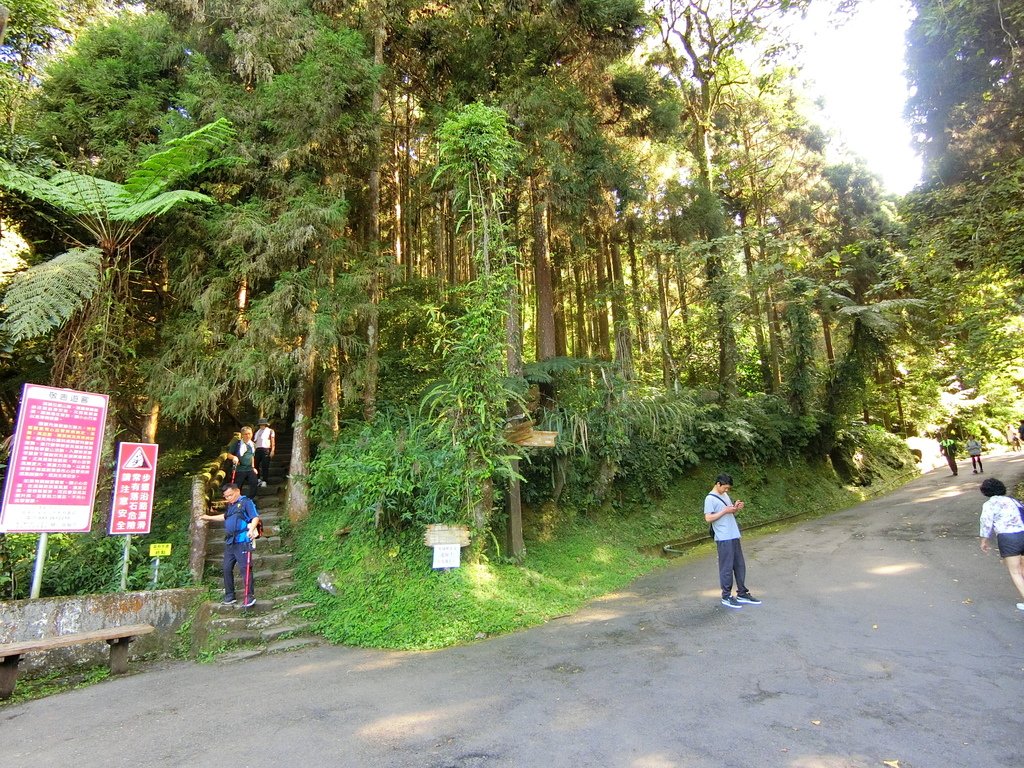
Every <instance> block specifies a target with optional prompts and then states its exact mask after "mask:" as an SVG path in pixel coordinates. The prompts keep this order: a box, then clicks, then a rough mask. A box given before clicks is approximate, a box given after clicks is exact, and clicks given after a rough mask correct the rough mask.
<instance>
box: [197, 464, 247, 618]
mask: <svg viewBox="0 0 1024 768" xmlns="http://www.w3.org/2000/svg"><path fill="white" fill-rule="evenodd" d="M224 501H225V502H227V506H226V507H225V508H224V512H223V513H221V514H219V515H200V516H199V519H200V520H202V521H203V522H208V523H209V522H221V521H223V523H224V605H234V604H235V575H234V571H235V565H237V566H238V570H239V575H240V576H241V577H242V581H243V583H244V585H243V588H244V590H245V593H244V595H243V599H242V607H244V608H251V607H252V606H253V605H255V604H256V590H255V589H254V586H255V584H254V579H253V572H252V553H253V550H254V549H255V546H254V545H253V542H254V541H255V540H256V527H257V526H258V525H259V522H260V517H259V514H258V513H257V512H256V505H255V504H253V503H252V499H250V498H249V497H247V496H243V495H242V492H241V490H240V489H239V487H238V485H237V484H235V483H228V484H227V485H225V486H224Z"/></svg>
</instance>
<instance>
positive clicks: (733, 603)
mask: <svg viewBox="0 0 1024 768" xmlns="http://www.w3.org/2000/svg"><path fill="white" fill-rule="evenodd" d="M722 605H724V606H725V607H726V608H742V607H743V606H742V605H740V601H739V600H737V599H736V598H735V597H733V596H732V595H729V597H723V598H722Z"/></svg>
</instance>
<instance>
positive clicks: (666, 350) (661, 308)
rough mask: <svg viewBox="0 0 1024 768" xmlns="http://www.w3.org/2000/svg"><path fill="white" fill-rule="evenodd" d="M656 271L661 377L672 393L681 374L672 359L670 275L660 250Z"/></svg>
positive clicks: (655, 260)
mask: <svg viewBox="0 0 1024 768" xmlns="http://www.w3.org/2000/svg"><path fill="white" fill-rule="evenodd" d="M654 270H655V275H656V277H657V279H658V315H659V317H660V319H661V377H662V381H663V382H664V383H665V390H666V391H668V392H671V391H673V390H674V389H675V387H676V384H677V383H678V376H679V374H678V372H677V371H676V366H675V361H674V360H673V357H672V333H671V329H670V328H669V324H668V318H669V312H668V273H667V270H666V269H665V268H664V263H663V262H662V258H661V251H660V250H655V251H654Z"/></svg>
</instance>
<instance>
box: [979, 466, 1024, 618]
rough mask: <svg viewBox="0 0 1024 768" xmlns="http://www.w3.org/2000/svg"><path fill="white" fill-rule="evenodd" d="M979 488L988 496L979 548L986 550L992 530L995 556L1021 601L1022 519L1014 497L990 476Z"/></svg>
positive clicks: (1023, 573)
mask: <svg viewBox="0 0 1024 768" xmlns="http://www.w3.org/2000/svg"><path fill="white" fill-rule="evenodd" d="M980 490H981V492H982V494H984V495H985V496H988V497H989V498H988V501H986V502H985V503H984V504H983V505H982V507H981V531H980V532H979V533H978V535H979V536H980V537H981V551H982V552H988V550H989V542H988V540H989V538H990V537H991V536H992V534H993V533H994V534H995V535H996V544H997V545H998V547H999V556H1000V557H1001V558H1002V559H1003V562H1004V563H1006V568H1007V570H1009V572H1010V579H1011V580H1012V581H1013V586H1015V587H1016V588H1017V591H1018V592H1019V593H1020V597H1021V600H1024V570H1022V566H1024V560H1022V559H1021V555H1024V520H1021V517H1020V507H1018V506H1017V500H1016V499H1014V498H1012V497H1010V496H1007V495H1006V486H1005V485H1003V483H1002V482H1001V481H999V480H996V479H995V478H994V477H990V478H988V479H987V480H984V481H982V483H981V487H980ZM1017 610H1020V611H1024V602H1020V603H1017Z"/></svg>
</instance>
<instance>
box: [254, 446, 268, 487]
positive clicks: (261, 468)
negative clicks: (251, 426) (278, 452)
mask: <svg viewBox="0 0 1024 768" xmlns="http://www.w3.org/2000/svg"><path fill="white" fill-rule="evenodd" d="M256 471H257V472H259V473H260V478H259V479H260V480H262V481H263V482H265V483H269V482H270V449H269V448H257V449H256Z"/></svg>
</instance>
